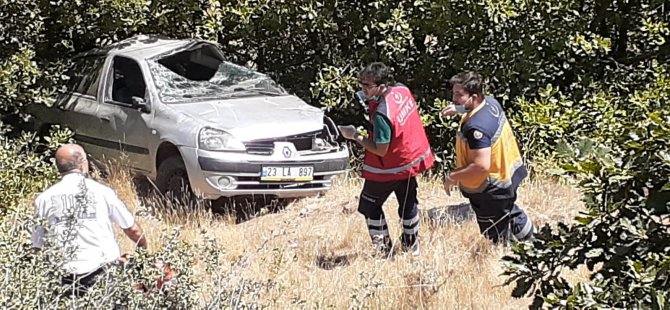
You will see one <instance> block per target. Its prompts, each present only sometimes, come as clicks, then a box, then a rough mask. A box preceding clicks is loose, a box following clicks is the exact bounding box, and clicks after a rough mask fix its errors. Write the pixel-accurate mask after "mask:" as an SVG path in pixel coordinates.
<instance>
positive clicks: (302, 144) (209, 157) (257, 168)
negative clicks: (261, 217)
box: [31, 36, 349, 199]
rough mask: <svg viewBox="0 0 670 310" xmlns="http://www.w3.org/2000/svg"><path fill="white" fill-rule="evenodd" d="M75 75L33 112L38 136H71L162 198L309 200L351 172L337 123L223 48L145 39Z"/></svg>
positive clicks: (117, 48)
mask: <svg viewBox="0 0 670 310" xmlns="http://www.w3.org/2000/svg"><path fill="white" fill-rule="evenodd" d="M70 75H71V76H72V78H71V80H70V85H69V90H70V91H69V93H67V94H66V95H64V96H62V97H61V98H59V100H58V101H57V102H56V103H55V104H54V105H53V107H51V108H47V107H46V106H44V105H34V106H33V107H31V111H32V112H31V114H33V116H34V121H35V125H36V129H37V130H40V131H41V133H44V132H45V130H47V128H49V127H50V125H53V124H60V125H64V126H66V127H69V128H70V129H72V130H73V131H74V132H75V139H76V140H77V141H78V142H79V143H81V144H82V145H83V146H84V147H85V149H86V150H87V151H88V152H89V153H90V155H91V156H92V157H93V158H96V159H104V158H106V159H114V158H122V157H123V158H124V162H127V163H128V164H129V165H130V167H131V168H132V169H133V170H134V171H135V172H137V173H139V174H140V175H146V176H148V177H149V178H150V179H152V180H154V181H155V183H156V185H157V186H158V187H159V189H161V190H163V191H176V190H179V189H180V188H182V186H183V184H190V187H191V189H192V190H193V192H194V193H195V194H196V195H198V196H199V197H201V198H204V199H217V198H220V197H233V196H241V195H244V196H247V195H264V196H272V197H277V198H283V197H302V196H308V195H314V194H318V193H322V192H325V191H327V190H328V189H330V186H331V180H332V178H333V177H334V176H335V175H337V174H341V173H343V172H345V171H346V170H347V169H348V168H349V150H348V149H347V146H346V144H345V143H343V142H341V141H338V130H337V127H336V126H335V124H334V123H333V121H332V120H330V118H328V117H326V116H325V115H324V113H323V112H322V111H321V110H320V109H318V108H315V107H312V106H310V105H308V104H306V103H305V102H304V101H302V100H301V99H299V98H297V97H296V96H293V95H289V94H288V93H287V92H286V91H285V90H284V89H283V88H282V87H281V86H280V85H278V84H277V83H275V82H274V81H273V80H272V79H271V78H269V77H268V76H267V75H264V74H261V73H259V72H256V71H253V70H250V69H248V68H246V67H243V66H238V65H235V64H232V63H230V62H226V61H224V56H223V53H222V52H221V50H220V49H219V47H218V46H217V45H216V44H214V43H211V42H207V41H202V40H171V39H164V38H158V37H152V36H137V37H133V38H131V39H128V40H125V41H122V42H119V43H117V44H114V45H111V46H108V47H105V48H102V49H96V50H92V51H90V52H86V53H83V54H80V55H78V56H77V57H75V66H74V68H73V71H72V73H71V74H70ZM340 140H341V139H340Z"/></svg>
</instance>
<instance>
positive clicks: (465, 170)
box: [449, 147, 491, 183]
mask: <svg viewBox="0 0 670 310" xmlns="http://www.w3.org/2000/svg"><path fill="white" fill-rule="evenodd" d="M468 157H469V158H472V163H470V164H468V165H467V166H465V167H461V168H459V169H457V170H455V171H453V172H452V173H451V174H449V178H451V180H452V182H453V183H457V182H461V181H464V180H468V179H475V178H481V177H482V176H487V175H488V174H489V169H490V168H491V148H490V147H486V148H481V149H474V150H472V149H471V150H470V151H468Z"/></svg>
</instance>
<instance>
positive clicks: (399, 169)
mask: <svg viewBox="0 0 670 310" xmlns="http://www.w3.org/2000/svg"><path fill="white" fill-rule="evenodd" d="M430 153H431V151H430V147H429V148H428V150H426V152H425V153H424V154H423V155H421V156H420V157H419V158H417V159H415V160H413V161H412V162H411V163H409V164H406V165H403V166H400V167H397V168H389V169H380V168H375V167H372V166H370V165H365V164H364V165H363V170H365V171H368V172H371V173H376V174H396V173H400V172H403V171H405V170H408V169H410V168H412V167H414V166H416V165H417V164H419V163H420V162H422V161H423V160H424V159H426V158H428V156H429V155H430Z"/></svg>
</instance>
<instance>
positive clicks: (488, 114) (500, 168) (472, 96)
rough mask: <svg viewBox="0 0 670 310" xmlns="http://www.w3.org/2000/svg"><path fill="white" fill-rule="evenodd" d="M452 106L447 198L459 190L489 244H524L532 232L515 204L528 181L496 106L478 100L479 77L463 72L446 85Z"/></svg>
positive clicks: (509, 129) (481, 96) (494, 102)
mask: <svg viewBox="0 0 670 310" xmlns="http://www.w3.org/2000/svg"><path fill="white" fill-rule="evenodd" d="M449 83H450V84H451V86H452V91H453V94H452V96H453V98H452V100H453V102H454V104H453V105H450V106H448V107H447V108H445V109H444V110H443V111H442V113H443V114H444V115H446V116H452V115H456V114H461V115H462V119H461V126H460V128H459V129H460V130H459V131H458V132H457V135H456V167H457V169H456V170H454V171H452V172H451V173H447V174H446V175H445V181H444V188H445V190H446V191H447V194H449V193H450V191H451V188H452V187H453V186H455V185H459V188H460V190H461V192H462V193H463V196H465V197H467V198H469V199H470V205H471V206H472V209H473V210H474V212H475V214H476V215H477V223H478V224H479V230H480V231H481V233H482V234H484V236H486V237H487V238H488V239H490V240H492V241H493V242H495V243H499V242H503V243H507V241H509V240H511V239H512V238H513V239H515V240H526V239H529V238H531V237H532V236H533V234H534V232H535V228H534V226H533V223H532V222H531V220H530V218H529V217H528V216H527V215H526V213H525V212H524V211H523V210H522V209H521V208H519V207H518V206H517V205H516V204H515V201H516V198H517V194H516V191H517V188H518V186H519V184H520V183H521V181H522V180H523V179H524V178H525V177H526V176H527V175H528V171H527V170H526V167H525V166H524V163H523V159H522V157H521V153H520V151H519V146H518V144H517V141H516V138H515V137H514V133H513V132H512V127H511V126H510V124H509V122H508V121H507V118H506V117H505V112H504V111H503V109H502V107H501V105H500V103H499V102H498V101H497V100H496V99H494V98H493V97H490V96H484V93H483V91H482V77H481V76H480V75H479V74H477V73H474V72H463V73H460V74H457V75H455V76H454V77H452V78H451V79H450V80H449Z"/></svg>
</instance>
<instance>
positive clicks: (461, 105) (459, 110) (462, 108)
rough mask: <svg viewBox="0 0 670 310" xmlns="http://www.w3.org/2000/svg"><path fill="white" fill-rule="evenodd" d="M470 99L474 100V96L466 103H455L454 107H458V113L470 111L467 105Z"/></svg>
mask: <svg viewBox="0 0 670 310" xmlns="http://www.w3.org/2000/svg"><path fill="white" fill-rule="evenodd" d="M470 101H472V97H470V99H468V101H466V102H465V103H464V104H454V108H456V113H458V114H465V113H468V112H470V109H468V108H466V107H465V105H466V104H468V103H470Z"/></svg>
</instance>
